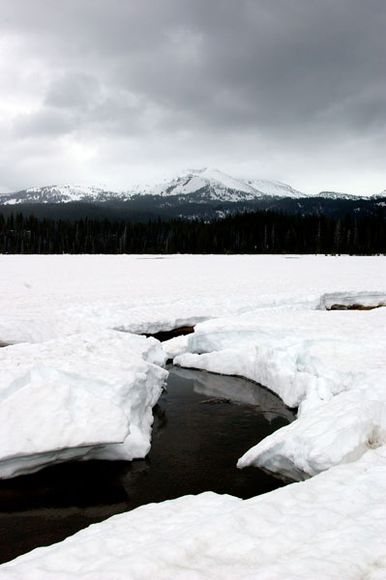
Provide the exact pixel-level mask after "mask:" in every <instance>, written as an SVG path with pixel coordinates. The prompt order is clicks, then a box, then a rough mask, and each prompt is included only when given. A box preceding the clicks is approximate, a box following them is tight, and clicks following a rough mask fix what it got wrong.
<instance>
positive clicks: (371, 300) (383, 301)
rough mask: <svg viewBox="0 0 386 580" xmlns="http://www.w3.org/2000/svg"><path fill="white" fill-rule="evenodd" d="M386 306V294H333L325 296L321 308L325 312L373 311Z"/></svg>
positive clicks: (321, 301) (321, 300)
mask: <svg viewBox="0 0 386 580" xmlns="http://www.w3.org/2000/svg"><path fill="white" fill-rule="evenodd" d="M381 306H386V292H368V291H366V292H356V293H354V292H332V293H330V294H324V295H323V296H322V297H321V299H320V304H319V308H321V309H324V310H338V309H341V310H345V309H354V310H355V309H357V310H360V309H371V308H380V307H381Z"/></svg>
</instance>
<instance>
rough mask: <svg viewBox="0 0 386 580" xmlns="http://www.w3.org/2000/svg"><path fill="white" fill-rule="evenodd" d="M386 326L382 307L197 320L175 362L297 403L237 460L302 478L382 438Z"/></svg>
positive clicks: (385, 399) (385, 406)
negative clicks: (290, 415)
mask: <svg viewBox="0 0 386 580" xmlns="http://www.w3.org/2000/svg"><path fill="white" fill-rule="evenodd" d="M385 328H386V311H385V310H384V309H379V310H373V311H371V312H355V311H350V312H339V311H337V312H334V314H332V313H330V312H326V311H320V310H314V311H311V310H310V311H274V310H267V311H261V312H259V313H258V314H256V315H255V316H251V315H248V316H244V317H243V316H240V317H233V318H229V319H222V320H213V321H208V322H205V323H202V324H199V325H197V326H196V329H195V333H194V334H192V335H190V336H189V337H188V344H187V347H186V350H187V351H188V352H186V353H185V354H180V355H178V356H177V357H176V358H175V360H174V362H175V363H176V364H178V365H181V366H184V367H194V368H201V369H206V370H209V371H212V372H217V373H223V374H229V375H240V376H244V377H246V378H249V379H252V380H254V381H256V382H259V383H261V384H262V385H264V386H266V387H268V388H269V389H271V390H272V391H273V392H275V393H276V394H278V395H279V396H280V397H281V398H282V399H283V401H284V402H285V403H286V404H287V405H289V406H291V407H299V410H298V419H297V420H296V421H295V422H294V423H292V424H291V425H289V426H286V427H283V428H282V429H280V430H278V431H276V432H275V433H273V434H272V435H270V436H269V437H267V438H266V439H264V440H263V441H262V442H261V443H259V444H258V445H256V446H255V447H253V448H252V449H251V450H250V451H248V452H247V453H246V454H245V455H244V456H243V457H242V458H241V459H240V460H239V464H238V465H239V467H245V466H247V465H259V466H261V467H264V468H266V469H269V470H270V471H274V472H276V473H278V474H279V475H282V476H285V477H288V478H292V479H303V478H305V477H308V476H311V475H315V474H316V473H319V472H320V471H323V470H325V469H328V468H329V467H331V466H333V465H336V464H339V463H342V462H347V461H353V460H355V459H357V458H358V457H360V456H361V455H362V454H363V453H364V452H365V451H366V450H367V449H368V448H369V447H372V446H378V445H382V444H383V442H384V437H385V428H386V419H385V413H386V360H385V356H384V353H385V352H386V335H385V332H384V329H385ZM200 353H201V354H200Z"/></svg>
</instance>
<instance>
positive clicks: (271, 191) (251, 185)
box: [146, 168, 307, 202]
mask: <svg viewBox="0 0 386 580" xmlns="http://www.w3.org/2000/svg"><path fill="white" fill-rule="evenodd" d="M146 193H147V194H148V195H160V196H163V197H170V196H176V195H178V196H181V195H183V196H188V195H189V196H192V195H194V196H195V197H197V196H199V197H203V198H205V199H207V200H211V201H227V202H238V201H251V200H254V199H258V198H261V197H266V196H269V197H292V198H302V197H307V196H306V194H305V193H302V192H301V191H298V190H296V189H294V188H293V187H291V186H290V185H287V184H285V183H281V182H280V181H267V180H264V179H238V178H235V177H232V176H230V175H227V174H226V173H223V172H222V171H219V170H218V169H210V168H204V169H195V170H189V171H186V172H185V173H184V174H182V175H180V176H178V177H176V178H175V179H173V180H171V181H167V182H165V183H162V184H160V185H157V186H155V187H150V188H147V189H146Z"/></svg>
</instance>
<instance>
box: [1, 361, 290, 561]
mask: <svg viewBox="0 0 386 580" xmlns="http://www.w3.org/2000/svg"><path fill="white" fill-rule="evenodd" d="M169 370H170V371H171V372H170V377H169V381H168V390H167V392H166V393H164V394H163V396H162V397H161V399H160V401H159V404H158V405H157V407H156V408H155V423H154V429H153V441H152V449H151V452H150V454H149V456H148V457H147V458H146V459H145V460H137V461H133V462H109V461H90V462H83V463H82V462H79V463H76V462H73V463H67V464H62V465H57V466H53V467H49V468H47V469H45V470H43V471H41V472H39V473H37V474H33V475H27V476H21V477H18V478H14V479H12V480H7V481H2V482H0V562H6V561H8V560H10V559H12V558H14V557H16V556H18V555H19V554H23V553H25V552H27V551H29V550H31V549H33V548H35V547H37V546H42V545H48V544H52V543H54V542H57V541H59V540H62V539H64V538H65V537H67V536H69V535H70V534H73V533H74V532H76V531H78V530H79V529H81V528H84V527H86V526H88V525H89V524H91V523H94V522H98V521H101V520H103V519H106V518H108V517H109V516H111V515H114V514H117V513H120V512H124V511H127V510H130V509H133V508H135V507H137V506H139V505H143V504H146V503H149V502H158V501H162V500H165V499H172V498H176V497H179V496H181V495H186V494H196V493H200V492H202V491H207V490H212V491H215V492H218V493H228V494H232V495H236V496H238V497H241V498H249V497H252V496H254V495H258V494H261V493H264V492H267V491H270V490H272V489H275V488H277V487H280V486H281V485H282V483H281V482H280V481H278V480H277V479H274V478H273V477H271V476H269V475H267V474H265V473H264V472H262V471H260V470H259V469H256V468H247V469H245V470H242V471H240V470H238V469H236V461H237V459H238V458H239V457H240V456H241V455H242V454H243V453H244V452H245V451H246V450H247V449H248V448H249V447H251V446H252V445H254V444H255V443H257V442H258V441H260V440H261V439H263V438H264V437H265V436H267V435H269V434H270V433H272V432H273V431H275V430H276V429H278V428H279V427H281V426H283V425H285V424H286V423H288V422H289V421H291V420H292V418H293V416H292V413H291V411H289V410H288V409H287V408H286V407H285V406H284V405H283V404H282V403H281V401H280V400H279V399H278V398H277V397H275V396H274V395H272V394H271V393H269V392H268V391H267V390H265V389H263V388H262V387H259V386H258V385H255V384H253V383H251V382H249V381H246V380H244V379H238V378H234V377H224V376H219V375H213V374H210V373H205V372H200V371H190V370H183V369H177V368H175V367H171V368H170V369H169Z"/></svg>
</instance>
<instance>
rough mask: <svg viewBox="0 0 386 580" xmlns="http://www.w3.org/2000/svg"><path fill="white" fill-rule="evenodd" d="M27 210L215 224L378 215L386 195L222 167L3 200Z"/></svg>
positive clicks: (0, 200) (4, 205)
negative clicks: (124, 186) (302, 186)
mask: <svg viewBox="0 0 386 580" xmlns="http://www.w3.org/2000/svg"><path fill="white" fill-rule="evenodd" d="M15 206H20V207H18V211H20V210H21V209H22V210H23V213H24V214H27V213H28V214H31V215H36V216H37V217H49V218H59V217H60V218H63V219H73V218H74V219H79V218H83V217H90V218H105V217H106V218H109V219H131V220H133V221H145V220H148V219H154V218H157V217H162V218H176V217H184V218H188V219H205V220H210V219H214V218H216V217H224V216H227V215H230V214H234V213H240V212H251V211H256V210H264V211H279V212H282V213H290V214H302V215H310V214H324V215H331V216H343V215H345V214H354V213H355V215H358V216H362V215H374V214H376V213H377V212H378V213H379V212H380V211H381V212H384V211H385V208H386V192H383V193H382V194H379V195H378V196H370V197H369V196H362V195H351V194H347V193H338V192H332V191H322V192H321V193H319V194H317V195H312V196H309V195H306V194H305V193H302V192H301V191H298V190H297V189H294V188H293V187H291V186H290V185H287V184H285V183H281V182H279V181H267V180H263V179H250V178H246V179H245V178H244V179H241V178H236V177H232V176H230V175H227V174H226V173H223V172H221V171H219V170H217V169H209V168H204V169H196V170H188V171H185V172H184V173H182V174H181V175H179V176H177V177H176V178H174V179H172V180H169V181H165V182H163V183H161V184H158V185H153V186H137V187H133V188H131V189H130V190H128V191H112V190H109V189H104V188H100V187H89V186H87V187H83V186H79V185H50V186H45V187H40V188H39V187H34V188H29V189H25V190H22V191H18V192H16V193H10V194H3V195H2V196H0V207H1V213H2V214H4V215H9V214H10V213H14V212H15V209H16V208H15Z"/></svg>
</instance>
